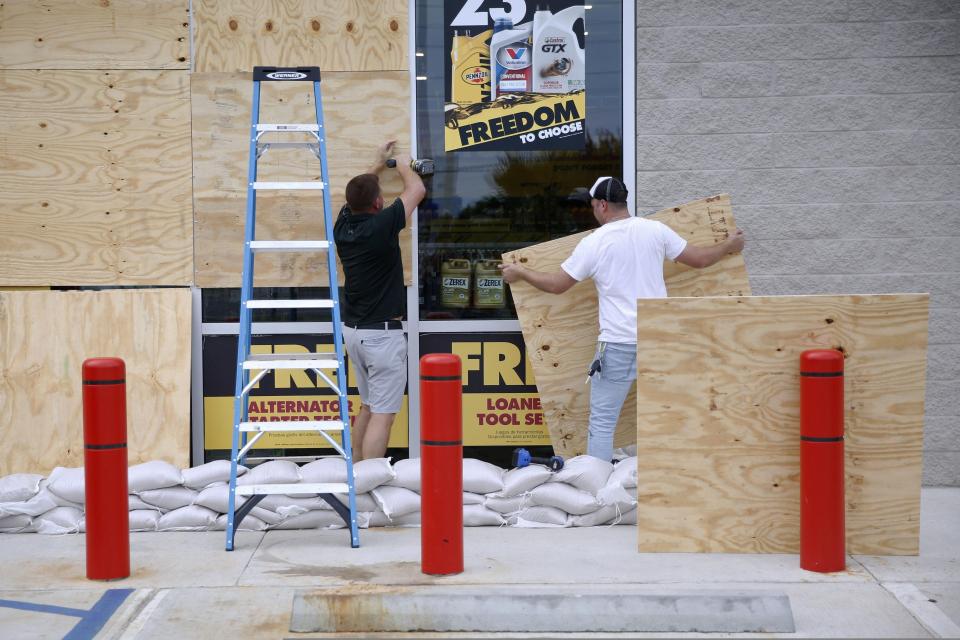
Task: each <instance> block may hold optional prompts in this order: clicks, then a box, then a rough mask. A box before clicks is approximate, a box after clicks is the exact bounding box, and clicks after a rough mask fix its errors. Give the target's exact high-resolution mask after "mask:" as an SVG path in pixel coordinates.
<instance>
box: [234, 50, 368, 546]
mask: <svg viewBox="0 0 960 640" xmlns="http://www.w3.org/2000/svg"><path fill="white" fill-rule="evenodd" d="M270 81H273V82H312V83H313V99H314V105H315V107H316V114H317V122H316V124H312V123H311V124H260V83H261V82H270ZM284 133H293V134H301V135H303V134H306V135H307V136H308V137H309V141H308V142H303V141H297V142H290V141H283V142H265V141H261V138H262V137H264V136H265V135H267V134H270V135H276V134H284ZM298 147H299V148H304V149H307V150H309V151H311V152H313V154H314V155H316V156H317V158H318V159H319V160H320V182H316V181H312V182H258V181H257V160H258V159H259V158H260V157H261V156H262V155H263V154H264V153H265V152H266V151H267V150H269V149H271V148H298ZM329 186H330V181H329V177H328V174H327V147H326V141H325V134H324V128H323V103H322V102H321V96H320V68H319V67H295V68H278V67H254V69H253V116H252V118H251V124H250V169H249V173H248V183H247V218H246V231H245V234H244V242H243V273H242V275H241V278H242V282H243V284H242V288H241V292H240V336H239V339H238V341H237V384H236V391H235V394H234V410H233V415H234V422H233V444H232V446H231V450H230V500H229V507H228V511H227V543H226V548H227V551H232V550H233V547H234V539H235V537H236V532H237V527H239V525H240V523H241V522H242V521H243V518H244V517H245V516H246V515H247V514H248V513H250V511H251V510H252V509H253V508H254V507H255V506H256V505H257V504H258V503H259V502H260V501H261V500H263V498H264V497H266V496H268V495H275V494H282V495H291V494H292V495H296V494H318V495H319V496H320V497H321V498H322V499H323V500H324V501H326V502H327V504H329V505H330V506H331V507H332V508H333V509H334V510H335V511H336V512H337V513H338V514H340V516H341V517H342V518H343V520H344V522H345V523H346V524H347V526H348V527H349V529H350V546H351V547H354V548H356V547H359V546H360V537H359V535H358V533H357V496H356V490H355V488H354V478H353V455H352V452H351V446H350V415H349V403H348V400H347V375H346V369H345V364H344V355H343V354H344V350H343V335H342V333H341V330H340V304H339V294H338V288H337V262H336V257H335V256H334V245H333V242H331V238H333V219H332V216H331V210H330V191H329ZM304 189H310V190H321V191H323V222H324V229H325V235H326V238H327V239H326V240H294V241H288V240H255V239H254V236H255V229H256V219H257V218H256V211H257V201H256V195H257V192H258V191H265V190H282V191H288V190H304ZM271 251H288V252H289V251H298V252H316V251H326V252H327V272H328V275H329V291H330V299H321V300H297V299H295V300H254V299H253V258H254V255H255V254H257V253H260V252H271ZM253 309H330V310H331V315H332V321H333V344H334V348H335V353H303V354H263V355H260V354H257V355H254V354H251V353H250V334H251V323H252V320H251V317H252V310H253ZM277 369H294V370H303V371H313V372H314V373H316V375H317V378H318V379H319V380H323V381H324V382H325V383H326V384H327V385H329V387H330V388H331V389H333V390H334V392H335V393H336V394H337V397H338V398H339V400H340V420H318V421H297V422H249V421H248V420H247V406H248V403H247V398H248V394H249V393H250V390H251V389H253V387H254V386H255V385H256V384H257V383H258V382H259V381H260V380H261V379H262V378H263V377H264V376H265V375H267V374H268V373H270V372H272V371H275V370H277ZM332 371H336V382H334V381H333V380H332V379H331V377H330V375H328V373H330V372H332ZM251 372H255V373H254V375H253V378H252V379H251V378H250V375H251ZM277 431H284V432H291V431H309V432H311V433H319V434H320V435H321V436H323V437H324V438H325V439H326V440H327V442H329V443H330V445H331V446H332V447H333V448H334V449H335V450H336V451H337V453H338V454H340V455H341V456H343V458H344V460H345V461H346V472H347V478H346V482H343V483H300V484H274V485H240V486H238V485H237V468H238V465H240V464H243V461H244V458H245V457H246V455H247V453H248V452H249V451H250V449H252V448H253V445H254V444H256V442H257V440H259V439H260V438H261V437H262V436H263V435H264V434H265V433H270V432H277ZM335 432H340V435H341V438H340V442H339V443H338V442H337V441H336V440H335V439H334V438H333V437H331V435H330V434H331V433H335ZM250 433H253V434H254V435H253V437H252V438H250V440H249V441H248V440H247V434H250ZM337 495H346V496H347V497H348V499H347V506H345V505H344V504H343V503H342V502H341V501H340V500H338V499H337V497H336V496H337ZM237 496H247V497H246V500H245V501H244V502H243V503H242V504H241V505H240V507H239V508H237V506H236V505H237Z"/></svg>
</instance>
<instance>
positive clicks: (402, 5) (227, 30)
mask: <svg viewBox="0 0 960 640" xmlns="http://www.w3.org/2000/svg"><path fill="white" fill-rule="evenodd" d="M193 10H194V20H195V22H196V42H195V56H196V66H195V69H196V71H198V72H200V73H206V72H216V71H252V70H253V67H254V66H256V65H277V66H285V67H289V66H297V65H309V66H319V67H320V68H321V69H322V70H324V71H396V70H402V69H408V68H409V65H408V62H407V33H408V31H407V3H406V2H405V1H403V0H346V1H344V0H264V1H260V0H194V3H193Z"/></svg>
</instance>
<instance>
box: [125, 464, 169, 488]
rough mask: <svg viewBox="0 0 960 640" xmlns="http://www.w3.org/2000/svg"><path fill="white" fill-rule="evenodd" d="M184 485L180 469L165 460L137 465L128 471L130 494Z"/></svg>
mask: <svg viewBox="0 0 960 640" xmlns="http://www.w3.org/2000/svg"><path fill="white" fill-rule="evenodd" d="M182 483H183V476H182V475H181V474H180V469H178V468H177V467H175V466H173V465H172V464H170V463H169V462H164V461H163V460H151V461H150V462H144V463H142V464H135V465H133V466H132V467H130V468H129V469H128V470H127V490H128V491H129V492H130V493H140V492H141V491H150V490H151V489H165V488H167V487H174V486H176V485H178V484H182Z"/></svg>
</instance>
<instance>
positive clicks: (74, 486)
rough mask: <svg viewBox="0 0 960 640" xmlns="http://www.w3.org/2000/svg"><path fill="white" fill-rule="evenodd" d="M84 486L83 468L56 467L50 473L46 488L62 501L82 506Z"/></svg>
mask: <svg viewBox="0 0 960 640" xmlns="http://www.w3.org/2000/svg"><path fill="white" fill-rule="evenodd" d="M84 484H85V481H84V475H83V467H56V468H55V469H54V470H53V471H51V472H50V477H49V478H48V479H47V483H46V487H47V489H49V490H50V492H51V493H53V494H54V495H57V496H59V497H61V498H63V499H64V500H69V501H70V502H73V503H76V504H83V502H84Z"/></svg>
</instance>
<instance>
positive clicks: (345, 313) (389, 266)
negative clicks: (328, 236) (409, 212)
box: [333, 198, 407, 324]
mask: <svg viewBox="0 0 960 640" xmlns="http://www.w3.org/2000/svg"><path fill="white" fill-rule="evenodd" d="M406 224H407V216H406V213H404V210H403V201H402V200H401V199H400V198H397V199H396V200H395V201H394V202H393V204H391V205H390V206H389V207H384V208H383V209H381V210H380V211H379V212H378V213H353V212H352V211H350V207H348V206H346V205H344V207H343V209H341V210H340V215H339V216H337V222H336V224H335V225H334V227H333V239H334V241H335V242H336V243H337V255H338V256H340V262H341V264H343V277H344V286H343V289H341V291H340V308H341V319H342V320H343V321H344V322H348V323H350V324H367V323H370V322H384V321H386V320H391V319H393V318H401V317H403V315H404V311H405V310H406V306H407V305H406V290H405V288H404V286H403V263H402V262H401V260H400V239H399V235H398V234H399V233H400V230H401V229H403V228H404V227H405V226H406Z"/></svg>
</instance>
